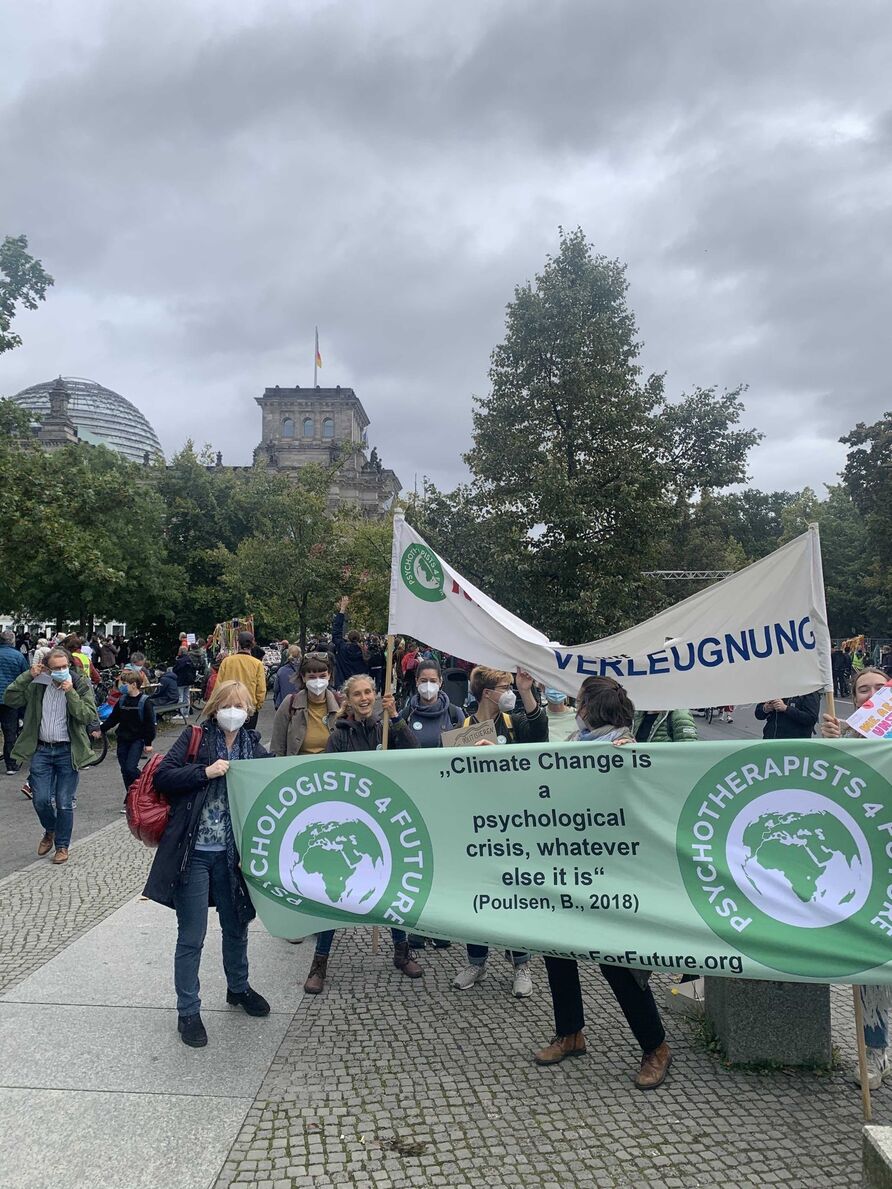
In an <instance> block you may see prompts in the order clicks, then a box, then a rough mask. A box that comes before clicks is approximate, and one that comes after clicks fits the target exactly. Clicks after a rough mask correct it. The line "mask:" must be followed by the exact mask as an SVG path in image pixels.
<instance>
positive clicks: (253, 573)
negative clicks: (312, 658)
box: [214, 467, 343, 647]
mask: <svg viewBox="0 0 892 1189" xmlns="http://www.w3.org/2000/svg"><path fill="white" fill-rule="evenodd" d="M244 494H245V496H246V498H251V497H253V498H254V499H255V500H256V501H258V502H257V503H256V506H255V515H254V531H253V532H252V533H251V535H249V536H246V537H244V538H243V539H241V540H240V541H238V542H237V543H234V544H233V545H232V546H231V547H227V546H225V545H221V546H220V547H219V548H218V549H217V551H216V553H215V555H214V560H215V562H216V564H217V565H219V567H220V571H221V577H222V583H223V586H224V587H225V589H226V590H228V591H229V593H230V596H231V598H232V599H233V600H234V601H235V602H236V603H237V605H239V606H240V607H244V609H245V610H246V611H251V612H253V613H254V615H255V616H256V618H257V626H262V627H263V628H264V629H265V630H266V631H268V632H270V633H272V634H275V635H282V634H283V633H288V635H289V637H290V638H293V637H294V636H295V635H297V636H298V637H299V639H300V642H301V646H302V647H303V646H305V645H306V642H307V637H308V635H309V633H310V631H311V630H312V631H316V630H319V629H320V628H321V627H322V626H323V625H324V626H325V627H327V626H329V624H330V622H331V615H332V611H333V606H334V602H335V599H336V597H337V595H338V594H339V593H340V588H341V585H342V571H343V558H342V553H341V548H340V542H339V540H338V537H337V533H336V531H335V519H334V516H333V515H332V513H331V511H330V510H329V508H328V477H327V474H326V473H325V472H324V471H323V470H321V469H320V468H316V467H306V468H304V469H303V470H301V471H300V472H299V474H298V475H297V476H296V480H295V481H293V482H292V481H291V480H289V479H288V478H286V477H284V476H276V475H261V476H260V477H259V478H258V480H257V485H256V486H255V487H254V488H253V491H250V492H245V493H244Z"/></svg>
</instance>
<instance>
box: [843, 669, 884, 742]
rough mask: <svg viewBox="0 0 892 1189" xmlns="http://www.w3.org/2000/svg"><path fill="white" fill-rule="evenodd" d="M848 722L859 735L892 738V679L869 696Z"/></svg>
mask: <svg viewBox="0 0 892 1189" xmlns="http://www.w3.org/2000/svg"><path fill="white" fill-rule="evenodd" d="M846 722H847V723H848V724H849V726H850V727H854V728H855V730H856V731H857V732H858V734H859V735H866V736H867V737H868V738H870V739H892V681H890V682H888V684H886V685H884V686H883V688H882V689H881V690H878V691H877V692H876V693H875V694H874V695H873V697H872V698H868V699H867V701H866V702H865V703H864V705H863V706H861V707H860V708H859V709H858V710H856V711H855V713H854V714H853V715H852V716H851V718H847V719H846Z"/></svg>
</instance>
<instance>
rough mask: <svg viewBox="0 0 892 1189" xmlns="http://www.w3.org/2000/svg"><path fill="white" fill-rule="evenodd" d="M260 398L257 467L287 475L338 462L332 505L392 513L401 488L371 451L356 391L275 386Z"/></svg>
mask: <svg viewBox="0 0 892 1189" xmlns="http://www.w3.org/2000/svg"><path fill="white" fill-rule="evenodd" d="M256 400H257V404H258V405H259V406H260V409H261V415H262V423H261V440H260V444H259V445H258V446H257V448H256V449H255V451H254V465H255V466H256V467H263V468H265V469H268V470H274V471H281V472H285V473H287V472H289V471H291V472H296V471H298V470H300V468H301V467H305V466H310V465H316V466H324V467H333V466H334V465H335V464H337V463H338V462H340V466H339V467H338V469H337V471H336V473H335V474H334V475H333V478H332V483H331V487H330V489H329V500H330V503H331V505H332V507H335V506H337V505H341V504H357V505H358V506H359V507H360V508H361V509H362V510H363V512H365V513H366V515H369V516H380V515H382V514H383V513H384V512H386V511H387V510H388V508H389V507H390V506H391V504H392V503H393V501H394V499H395V498H396V496H397V495H398V494H399V491H400V487H401V484H400V481H399V479H398V478H397V476H396V474H395V473H394V472H393V471H391V470H388V469H387V468H386V467H384V466H383V465H382V463H381V462H380V460H379V458H378V452H377V450H376V449H372V451H371V453H369V452H368V439H367V436H366V430H367V428H368V425H369V418H368V414H367V413H366V411H365V409H364V408H363V407H362V402H361V401H360V400H359V398H358V397H357V395H356V393H355V392H354V391H353V389H352V388H341V387H340V385H339V386H338V387H336V388H320V387H316V388H299V387H295V388H280V387H279V386H278V385H276V387H274V388H267V389H266V390H265V391H264V393H263V396H258V397H257V398H256Z"/></svg>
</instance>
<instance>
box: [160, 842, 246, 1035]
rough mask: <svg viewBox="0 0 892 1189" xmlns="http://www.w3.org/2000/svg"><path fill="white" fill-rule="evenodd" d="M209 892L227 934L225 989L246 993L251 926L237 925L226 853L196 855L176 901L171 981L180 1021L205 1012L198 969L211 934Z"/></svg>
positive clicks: (222, 929) (202, 852) (198, 851)
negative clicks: (174, 942)
mask: <svg viewBox="0 0 892 1189" xmlns="http://www.w3.org/2000/svg"><path fill="white" fill-rule="evenodd" d="M211 892H213V894H214V904H215V905H216V908H217V915H218V916H219V918H220V929H221V931H222V933H223V969H224V970H225V972H226V985H227V987H228V988H229V990H230V991H234V992H235V993H236V994H237V995H238V994H241V993H242V992H243V991H247V989H248V926H247V925H246V924H245V925H243V924H241V922H240V921H239V919H238V913H237V912H236V909H235V904H234V902H233V899H232V888H231V886H230V883H229V866H228V864H227V861H226V851H225V850H204V851H202V850H197V851H194V852H193V854H192V859H191V862H190V866H189V876H188V879H187V880H186V881H185V882H181V883H180V884H179V885H178V886H177V890H176V891H175V892H174V897H173V899H174V907H175V908H176V910H177V925H178V931H177V948H176V950H175V952H174V959H173V981H174V986H175V987H176V992H177V1011H178V1012H179V1014H180V1015H181V1016H194V1015H195V1014H196V1013H197V1012H199V1011H200V1010H201V999H200V997H199V994H198V993H199V991H200V990H201V984H200V983H199V981H198V967H199V965H200V964H201V951H202V949H203V948H204V939H205V935H206V933H207V931H208V905H209V902H210V893H211Z"/></svg>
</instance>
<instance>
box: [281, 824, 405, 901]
mask: <svg viewBox="0 0 892 1189" xmlns="http://www.w3.org/2000/svg"><path fill="white" fill-rule="evenodd" d="M391 870H392V861H391V854H390V846H389V845H388V842H387V839H386V837H385V835H384V832H383V831H382V829H381V827H380V826H379V825H378V823H377V822H376V821H375V820H374V818H372V817H371V816H370V815H369V814H367V813H365V812H364V811H363V810H362V809H358V808H357V807H356V806H355V805H349V804H347V803H346V802H344V801H323V802H321V803H319V804H316V805H312V806H310V807H308V808H307V809H305V810H303V812H302V813H300V814H298V816H297V817H296V818H295V819H294V821H293V822H292V823H291V824H290V825H289V827H288V829H287V830H286V831H285V834H284V836H283V838H282V845H281V847H280V850H279V874H280V877H281V881H282V886H283V887H285V888H287V889H288V890H289V891H291V892H296V893H297V894H298V895H300V896H303V897H305V898H306V899H308V900H314V901H316V903H317V904H325V905H327V906H328V907H329V908H339V909H341V910H343V911H344V912H352V913H357V914H359V915H362V914H364V913H367V912H371V911H372V909H373V908H374V907H375V905H376V904H377V903H378V901H379V900H380V899H381V897H382V896H383V895H384V892H385V891H386V889H387V885H388V883H389V882H390V875H391Z"/></svg>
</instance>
